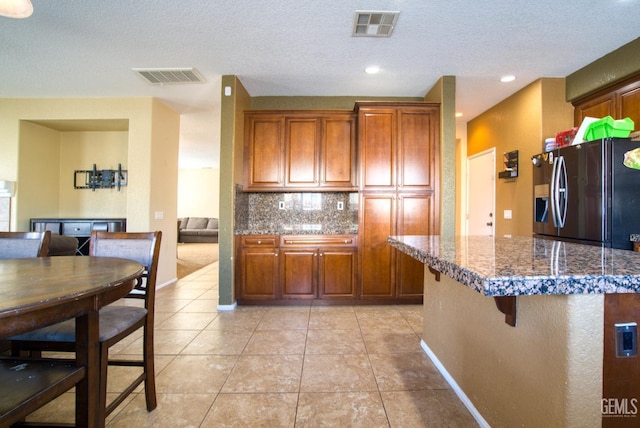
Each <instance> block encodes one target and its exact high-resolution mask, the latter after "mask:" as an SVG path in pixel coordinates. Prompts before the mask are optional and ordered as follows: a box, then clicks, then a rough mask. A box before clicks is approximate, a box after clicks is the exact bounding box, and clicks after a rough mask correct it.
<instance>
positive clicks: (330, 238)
mask: <svg viewBox="0 0 640 428" xmlns="http://www.w3.org/2000/svg"><path fill="white" fill-rule="evenodd" d="M280 246H282V247H318V246H321V247H355V246H357V237H356V235H285V236H281V237H280Z"/></svg>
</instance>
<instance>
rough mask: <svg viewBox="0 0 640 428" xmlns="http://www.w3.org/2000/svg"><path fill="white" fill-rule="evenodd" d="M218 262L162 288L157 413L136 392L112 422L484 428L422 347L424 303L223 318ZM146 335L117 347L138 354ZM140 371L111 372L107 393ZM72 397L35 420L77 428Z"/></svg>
mask: <svg viewBox="0 0 640 428" xmlns="http://www.w3.org/2000/svg"><path fill="white" fill-rule="evenodd" d="M217 302H218V263H217V262H216V263H214V264H213V265H211V266H209V267H207V268H204V269H201V270H199V271H197V272H195V273H193V274H191V275H189V276H187V277H185V278H183V279H180V280H179V281H178V282H177V283H175V284H172V285H169V286H166V287H164V288H162V289H160V290H158V293H157V302H156V311H155V323H156V328H155V348H156V356H155V362H156V384H157V396H158V407H157V409H155V410H154V411H152V412H147V410H146V406H145V399H144V390H143V389H142V388H138V389H136V391H134V393H133V394H132V395H131V396H130V398H129V399H128V400H126V401H125V402H124V403H122V404H121V405H120V406H119V407H118V408H117V409H116V410H115V411H114V413H113V414H111V415H110V416H109V417H108V418H107V423H106V427H107V428H115V427H126V428H129V427H154V428H162V427H168V428H169V427H170V428H176V427H201V428H209V427H222V426H234V427H269V428H271V427H296V428H298V427H322V426H326V427H366V428H370V427H373V428H376V427H386V428H388V427H453V428H456V427H460V428H469V427H474V426H478V425H477V424H476V422H475V421H474V419H473V418H472V416H471V414H470V413H469V411H468V410H467V409H466V408H465V407H464V405H463V404H462V402H461V401H460V400H459V399H458V397H457V396H456V395H455V393H454V392H453V390H452V389H451V388H450V387H449V385H448V384H447V383H446V381H445V380H444V378H443V377H442V375H440V373H439V372H438V371H437V369H436V368H435V366H434V365H433V363H432V362H431V360H430V359H429V358H428V357H427V355H426V354H425V352H424V351H423V350H422V348H421V346H420V337H421V335H422V311H423V308H422V306H421V305H402V306H364V305H362V306H350V305H349V306H342V305H340V306H312V305H311V304H307V305H305V306H288V307H278V306H273V307H266V306H239V307H238V308H236V309H235V310H233V311H224V312H221V311H218V310H217ZM141 345H142V339H141V337H140V334H136V335H134V336H133V337H131V338H129V337H128V338H126V339H125V340H123V341H122V342H121V343H119V344H117V345H116V346H115V347H113V348H112V349H111V350H110V353H111V354H112V356H114V357H121V358H127V357H131V356H133V355H136V356H139V355H140V354H141V350H142V347H141ZM136 370H137V368H132V367H110V368H109V379H108V382H107V388H108V391H109V394H110V397H111V396H112V395H114V393H115V392H117V391H119V390H122V389H123V388H124V387H125V383H124V382H123V379H124V378H125V377H131V376H132V375H133V376H135V375H136V374H137V371H136ZM73 409H74V394H73V393H65V394H63V395H62V396H61V397H60V398H58V399H56V400H54V401H53V402H51V403H49V404H48V405H47V406H45V407H44V408H43V409H40V410H39V411H37V412H35V413H34V414H33V415H31V416H30V417H29V420H32V421H36V420H38V421H50V422H73V414H74V413H73Z"/></svg>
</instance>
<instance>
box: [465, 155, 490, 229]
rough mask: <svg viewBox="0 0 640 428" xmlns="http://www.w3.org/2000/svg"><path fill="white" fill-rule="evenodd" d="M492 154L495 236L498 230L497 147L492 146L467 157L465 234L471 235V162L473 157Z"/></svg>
mask: <svg viewBox="0 0 640 428" xmlns="http://www.w3.org/2000/svg"><path fill="white" fill-rule="evenodd" d="M489 155H490V156H492V157H493V172H494V179H493V183H492V186H493V189H492V190H493V191H492V192H491V196H492V198H493V201H492V202H491V212H492V213H493V235H494V236H495V231H496V220H495V219H496V180H495V171H496V148H495V147H492V148H490V149H487V150H484V151H482V152H480V153H476V154H475V155H472V156H468V157H467V183H466V193H467V200H466V205H467V206H466V213H465V216H464V234H465V235H469V212H470V211H471V208H472V207H471V205H470V200H469V197H470V195H471V192H470V183H471V179H472V178H473V177H471V172H472V171H471V168H470V167H469V163H470V161H471V160H472V159H475V158H478V157H481V156H489Z"/></svg>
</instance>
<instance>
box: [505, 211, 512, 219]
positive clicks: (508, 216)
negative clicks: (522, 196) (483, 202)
mask: <svg viewBox="0 0 640 428" xmlns="http://www.w3.org/2000/svg"><path fill="white" fill-rule="evenodd" d="M512 216H513V213H512V212H511V210H504V218H505V219H506V220H511V218H512Z"/></svg>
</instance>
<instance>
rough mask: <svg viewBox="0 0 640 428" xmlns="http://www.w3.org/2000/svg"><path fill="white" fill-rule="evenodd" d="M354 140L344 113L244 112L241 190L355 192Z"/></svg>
mask: <svg viewBox="0 0 640 428" xmlns="http://www.w3.org/2000/svg"><path fill="white" fill-rule="evenodd" d="M355 138H356V126H355V115H354V114H353V113H350V112H318V111H314V112H247V113H246V114H245V174H246V175H245V188H246V189H247V190H251V191H274V190H280V191H281V190H284V189H286V190H301V191H304V190H313V191H323V190H326V191H352V190H356V188H357V187H356V186H357V184H356V140H355Z"/></svg>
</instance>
